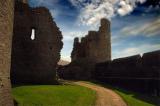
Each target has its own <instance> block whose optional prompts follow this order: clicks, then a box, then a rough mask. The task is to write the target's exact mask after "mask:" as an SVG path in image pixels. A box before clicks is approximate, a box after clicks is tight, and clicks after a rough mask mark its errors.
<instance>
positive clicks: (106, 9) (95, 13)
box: [69, 0, 146, 25]
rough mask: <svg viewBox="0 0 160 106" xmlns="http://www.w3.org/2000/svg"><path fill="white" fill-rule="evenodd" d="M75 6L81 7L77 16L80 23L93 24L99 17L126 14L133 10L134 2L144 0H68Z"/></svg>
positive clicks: (142, 1) (97, 21)
mask: <svg viewBox="0 0 160 106" xmlns="http://www.w3.org/2000/svg"><path fill="white" fill-rule="evenodd" d="M69 1H70V2H71V3H72V4H73V5H74V6H75V7H77V8H81V12H80V15H79V18H78V21H80V22H81V23H82V24H85V25H95V24H97V23H99V21H100V19H101V18H108V19H110V18H111V17H113V16H115V15H116V14H119V15H121V16H124V15H127V14H129V13H130V12H132V11H133V10H134V8H135V7H136V3H138V2H139V3H144V2H145V1H146V0H92V1H91V2H90V3H89V2H86V1H87V0H69Z"/></svg>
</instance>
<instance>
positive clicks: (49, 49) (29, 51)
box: [11, 1, 63, 84]
mask: <svg viewBox="0 0 160 106" xmlns="http://www.w3.org/2000/svg"><path fill="white" fill-rule="evenodd" d="M62 46H63V43H62V34H61V31H60V30H59V28H58V27H57V25H56V23H55V22H54V21H53V18H52V16H51V14H50V12H49V10H48V9H46V8H45V7H38V8H31V7H29V5H28V4H27V3H23V2H21V1H16V3H15V17H14V33H13V42H12V60H11V78H12V83H14V84H18V83H29V84H55V83H57V81H56V66H57V62H58V61H59V59H60V50H61V49H62Z"/></svg>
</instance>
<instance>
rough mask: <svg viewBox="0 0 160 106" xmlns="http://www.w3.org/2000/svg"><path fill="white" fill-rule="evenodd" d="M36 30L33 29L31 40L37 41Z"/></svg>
mask: <svg viewBox="0 0 160 106" xmlns="http://www.w3.org/2000/svg"><path fill="white" fill-rule="evenodd" d="M35 35H36V34H35V29H32V33H31V40H35V37H36V36H35Z"/></svg>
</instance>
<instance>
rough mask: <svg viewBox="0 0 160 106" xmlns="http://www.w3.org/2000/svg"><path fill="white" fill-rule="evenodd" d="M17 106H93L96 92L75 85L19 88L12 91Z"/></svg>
mask: <svg viewBox="0 0 160 106" xmlns="http://www.w3.org/2000/svg"><path fill="white" fill-rule="evenodd" d="M12 93H13V97H14V99H15V100H16V101H17V102H18V104H19V106H93V105H94V102H95V99H96V92H95V91H93V90H90V89H88V88H85V87H81V86H77V85H40V86H20V87H15V88H13V89H12Z"/></svg>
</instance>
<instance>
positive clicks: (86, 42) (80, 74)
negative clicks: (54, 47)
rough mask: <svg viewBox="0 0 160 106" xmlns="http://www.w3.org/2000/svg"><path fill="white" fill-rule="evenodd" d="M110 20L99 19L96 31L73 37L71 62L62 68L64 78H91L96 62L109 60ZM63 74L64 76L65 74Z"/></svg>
mask: <svg viewBox="0 0 160 106" xmlns="http://www.w3.org/2000/svg"><path fill="white" fill-rule="evenodd" d="M110 39H111V32H110V22H109V21H108V20H107V19H101V24H100V27H99V30H98V31H89V32H88V35H86V36H85V37H83V38H81V41H79V38H75V39H74V44H73V51H72V53H71V59H72V61H71V63H70V64H69V65H68V66H66V67H65V68H64V73H65V74H66V78H73V79H78V80H88V79H91V78H92V75H93V74H92V73H93V72H94V69H95V65H96V63H100V62H105V61H110V60H111V40H110ZM65 74H64V76H65Z"/></svg>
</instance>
